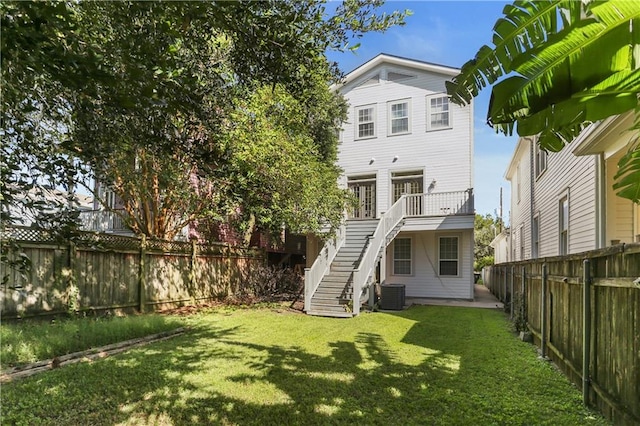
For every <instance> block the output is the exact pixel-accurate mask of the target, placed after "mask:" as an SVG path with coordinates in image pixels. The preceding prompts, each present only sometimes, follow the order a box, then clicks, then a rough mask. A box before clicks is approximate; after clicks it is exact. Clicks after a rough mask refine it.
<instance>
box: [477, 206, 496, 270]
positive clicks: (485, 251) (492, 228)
mask: <svg viewBox="0 0 640 426" xmlns="http://www.w3.org/2000/svg"><path fill="white" fill-rule="evenodd" d="M498 226H499V219H497V218H494V217H493V216H491V215H490V214H486V215H484V216H483V215H480V214H477V213H476V217H475V220H474V226H473V229H474V230H473V239H474V247H473V270H474V271H480V270H482V268H484V267H485V266H489V265H493V263H494V255H493V248H492V247H491V245H490V244H491V241H493V239H494V238H495V236H496V233H497V232H498V229H497V228H498Z"/></svg>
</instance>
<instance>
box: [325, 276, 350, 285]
mask: <svg viewBox="0 0 640 426" xmlns="http://www.w3.org/2000/svg"><path fill="white" fill-rule="evenodd" d="M350 281H351V278H343V277H329V276H325V277H324V278H322V281H320V285H322V284H326V285H327V286H329V287H337V286H338V285H341V286H342V287H345V286H346V285H347V284H348V283H349V282H350Z"/></svg>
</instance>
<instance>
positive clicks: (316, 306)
mask: <svg viewBox="0 0 640 426" xmlns="http://www.w3.org/2000/svg"><path fill="white" fill-rule="evenodd" d="M346 304H347V303H346V302H345V303H343V304H338V303H336V302H326V303H323V302H316V301H315V300H313V301H311V309H312V310H322V311H332V312H346V310H345V305H346Z"/></svg>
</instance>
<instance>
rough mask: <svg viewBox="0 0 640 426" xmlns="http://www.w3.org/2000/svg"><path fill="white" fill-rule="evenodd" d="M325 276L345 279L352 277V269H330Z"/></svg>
mask: <svg viewBox="0 0 640 426" xmlns="http://www.w3.org/2000/svg"><path fill="white" fill-rule="evenodd" d="M325 277H333V278H343V279H344V280H345V281H346V280H347V279H349V277H351V271H344V272H338V271H330V272H329V273H328V274H327V275H325Z"/></svg>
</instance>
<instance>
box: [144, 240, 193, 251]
mask: <svg viewBox="0 0 640 426" xmlns="http://www.w3.org/2000/svg"><path fill="white" fill-rule="evenodd" d="M146 244H147V246H146V249H147V250H149V251H161V252H163V253H190V252H191V250H192V246H191V243H187V242H184V241H165V240H147V242H146Z"/></svg>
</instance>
